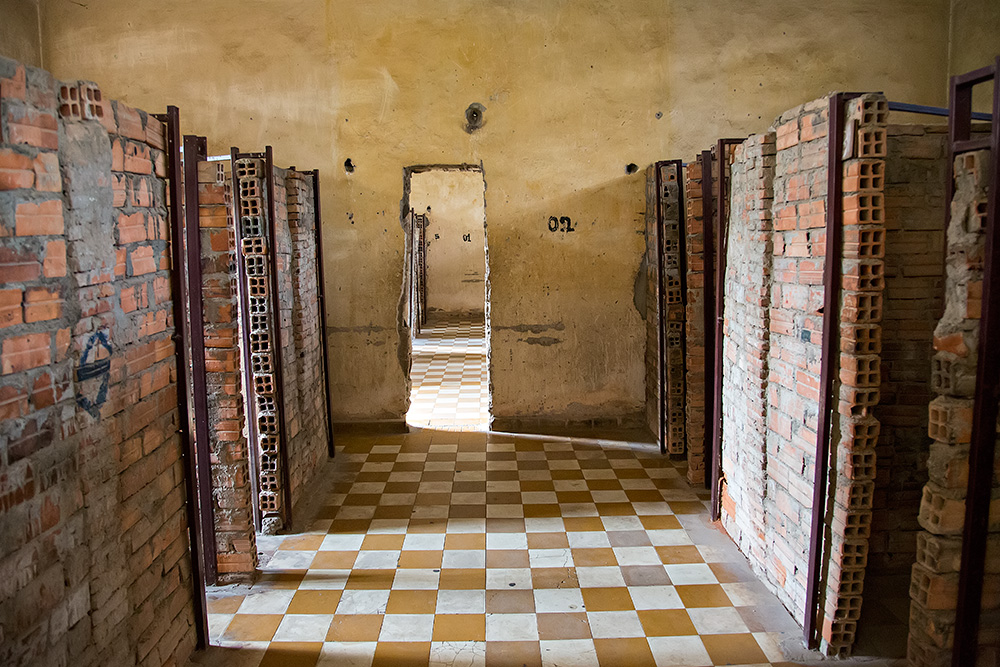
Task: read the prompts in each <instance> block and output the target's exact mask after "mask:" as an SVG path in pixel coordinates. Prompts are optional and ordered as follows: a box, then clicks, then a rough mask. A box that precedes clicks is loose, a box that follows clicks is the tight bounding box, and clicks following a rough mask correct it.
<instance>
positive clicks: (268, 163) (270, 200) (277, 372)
mask: <svg viewBox="0 0 1000 667" xmlns="http://www.w3.org/2000/svg"><path fill="white" fill-rule="evenodd" d="M264 180H265V181H266V182H267V188H266V190H267V213H268V223H267V224H268V226H269V230H270V232H271V242H270V243H269V244H268V246H267V247H268V257H269V258H270V260H271V267H270V269H271V270H270V271H269V274H270V281H271V312H272V315H273V320H272V323H273V325H274V343H275V352H274V384H275V387H274V400H275V403H276V408H277V411H278V423H279V424H281V448H280V449H279V454H280V457H281V471H280V472H281V495H282V498H283V500H282V503H281V519H282V521H283V522H284V524H285V526H286V527H288V526H291V525H292V484H291V473H290V471H289V470H288V444H289V435H288V416H287V414H286V412H287V411H286V410H285V377H284V369H283V367H284V362H283V359H282V354H283V353H284V351H285V345H284V340H283V338H282V334H281V298H280V296H279V292H278V288H279V286H280V285H279V283H278V224H277V220H276V219H275V215H274V192H275V187H274V186H275V183H274V154H273V152H272V151H271V147H270V146H266V147H265V148H264Z"/></svg>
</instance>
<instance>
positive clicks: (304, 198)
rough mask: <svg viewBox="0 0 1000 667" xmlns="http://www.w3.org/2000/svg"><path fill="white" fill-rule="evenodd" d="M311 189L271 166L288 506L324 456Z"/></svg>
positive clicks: (289, 172) (297, 176) (297, 498)
mask: <svg viewBox="0 0 1000 667" xmlns="http://www.w3.org/2000/svg"><path fill="white" fill-rule="evenodd" d="M289 185H291V186H292V190H291V192H290V191H289V187H288V186H289ZM311 192H312V187H311V182H310V183H309V184H308V186H307V185H306V183H305V182H304V180H303V178H302V176H301V175H300V174H298V173H297V172H295V171H292V170H288V169H280V168H277V167H275V169H274V193H273V196H274V216H275V229H276V231H277V234H278V239H277V254H278V279H279V282H278V294H279V302H280V304H281V313H280V318H279V319H280V322H281V345H282V356H281V359H282V364H283V365H282V377H283V379H284V387H283V389H284V392H283V399H284V402H285V424H286V426H287V428H288V433H287V442H288V474H289V480H290V488H291V497H292V505H293V506H294V505H295V504H297V503H298V502H299V501H300V500H301V499H302V498H303V497H304V496H305V495H306V493H307V489H308V487H309V482H311V481H312V478H313V476H314V475H315V473H316V468H317V466H318V465H319V463H320V462H321V461H322V459H323V458H325V457H326V456H327V448H326V420H325V419H323V413H324V412H325V411H326V403H325V399H324V394H323V389H324V386H325V385H324V383H323V381H322V379H321V377H320V374H321V373H322V369H323V366H322V360H321V358H320V356H319V354H320V347H319V344H320V340H321V336H320V331H319V310H318V304H317V291H316V290H317V282H316V280H317V273H316V260H315V257H316V243H315V236H314V235H313V231H312V230H313V229H314V228H315V218H314V216H313V215H312V211H313V209H312V194H311ZM290 200H291V201H290ZM293 211H294V213H293ZM293 216H294V219H293Z"/></svg>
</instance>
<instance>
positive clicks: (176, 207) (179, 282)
mask: <svg viewBox="0 0 1000 667" xmlns="http://www.w3.org/2000/svg"><path fill="white" fill-rule="evenodd" d="M155 117H156V118H157V119H158V120H160V121H161V122H163V123H164V124H165V125H166V131H167V132H166V134H167V136H166V139H167V142H166V143H167V145H166V149H167V155H168V165H167V170H168V171H167V179H168V181H169V188H170V193H169V194H170V207H169V209H168V215H169V217H170V232H171V235H170V255H171V269H172V270H171V272H170V281H171V291H172V293H173V310H174V335H173V340H174V352H175V355H176V359H177V376H178V377H179V378H184V384H183V386H178V388H177V409H178V416H179V423H178V425H177V431H178V435H179V436H180V439H181V449H182V451H183V453H184V467H185V475H184V486H185V490H186V492H187V519H188V539H189V541H190V549H191V580H192V585H193V588H194V590H193V591H192V596H191V597H192V601H193V606H194V620H195V635H196V647H197V648H198V649H205V648H206V647H207V646H208V639H209V635H208V605H207V601H206V598H205V586H206V574H207V573H206V569H207V568H206V564H207V558H206V555H207V554H206V548H207V547H208V544H206V539H205V536H204V527H203V525H202V524H203V523H204V518H203V517H204V515H205V509H206V507H207V508H208V523H209V524H210V525H212V527H213V529H214V524H213V523H212V517H211V504H210V503H211V495H209V496H208V499H207V501H206V499H205V497H204V496H203V495H202V494H201V493H200V489H199V484H198V481H199V479H204V478H206V477H208V478H209V479H210V478H211V470H210V469H209V467H208V466H209V462H208V460H207V459H205V458H203V457H199V456H198V452H197V451H196V449H195V444H194V443H193V442H192V441H191V431H190V412H189V406H188V392H187V388H188V387H190V386H191V384H192V383H191V371H190V369H189V367H188V354H187V347H188V341H189V339H190V335H189V328H188V294H187V284H186V283H185V280H184V278H183V274H184V269H183V267H184V248H183V245H184V244H183V239H184V221H183V216H182V214H181V205H182V202H183V201H184V188H183V183H182V181H181V170H182V166H181V165H182V162H181V131H180V112H179V110H178V108H177V107H175V106H168V107H167V112H166V113H165V114H155ZM206 503H207V504H206ZM211 546H212V551H213V553H214V547H215V542H214V538H213V540H212V541H211ZM213 560H214V559H213Z"/></svg>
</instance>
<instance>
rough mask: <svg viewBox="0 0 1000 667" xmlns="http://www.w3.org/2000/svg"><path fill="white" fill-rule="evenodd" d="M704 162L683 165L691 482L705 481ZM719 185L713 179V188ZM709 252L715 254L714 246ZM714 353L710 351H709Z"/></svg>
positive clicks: (686, 376) (685, 387) (685, 325)
mask: <svg viewBox="0 0 1000 667" xmlns="http://www.w3.org/2000/svg"><path fill="white" fill-rule="evenodd" d="M701 179H702V173H701V163H700V162H698V161H697V160H692V161H691V162H690V163H688V164H687V165H686V166H685V167H684V215H685V221H684V224H685V240H684V251H685V253H686V264H687V266H686V270H687V276H686V287H687V294H686V295H685V299H686V311H685V315H684V317H685V322H684V335H685V355H684V356H685V361H686V366H687V367H686V371H685V378H684V384H685V386H684V394H685V419H686V422H685V425H684V430H685V435H686V436H687V462H688V471H687V478H688V481H690V482H691V483H692V484H702V483H704V482H705V437H706V433H705V407H706V400H709V399H706V391H705V382H706V378H705V354H706V350H705V281H706V280H714V277H713V276H708V277H706V276H705V238H704V234H703V231H704V228H703V224H704V222H703V221H704V217H703V213H704V202H703V201H702V185H701V183H702V181H701ZM716 187H717V182H716V179H713V191H714V189H715V188H716ZM709 252H712V254H713V255H714V254H715V253H714V248H710V249H709ZM709 353H711V352H709Z"/></svg>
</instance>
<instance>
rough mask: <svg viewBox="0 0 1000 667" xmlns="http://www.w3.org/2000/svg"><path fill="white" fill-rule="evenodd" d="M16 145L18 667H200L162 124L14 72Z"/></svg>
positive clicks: (8, 223)
mask: <svg viewBox="0 0 1000 667" xmlns="http://www.w3.org/2000/svg"><path fill="white" fill-rule="evenodd" d="M60 108H61V114H60V113H59V110H60ZM0 137H2V140H0V141H2V143H0V275H2V280H3V285H2V287H0V296H2V301H0V366H2V370H0V416H2V421H0V498H2V502H0V534H3V535H4V536H6V539H4V540H3V541H2V543H0V573H2V576H0V581H2V582H3V583H2V584H0V609H2V612H0V626H2V634H3V637H4V641H3V643H2V648H0V663H3V664H5V665H6V664H9V665H56V664H74V665H98V664H102V665H140V664H141V665H162V664H177V663H183V662H184V661H185V660H186V659H187V656H188V655H189V653H190V652H191V650H192V649H193V646H194V642H195V632H194V628H193V627H192V625H193V622H194V619H193V612H192V609H193V606H192V599H191V595H192V592H191V588H192V583H191V561H190V556H189V551H188V536H187V530H186V515H185V501H186V498H185V489H184V465H183V462H182V452H181V443H180V437H179V435H178V429H179V428H180V426H181V418H180V415H179V414H178V410H177V393H176V391H177V369H176V367H175V357H174V343H173V339H172V336H173V334H174V320H173V312H172V301H171V298H172V295H171V287H170V264H169V248H168V242H169V227H168V225H167V209H166V185H165V178H164V177H165V175H166V170H165V166H166V159H165V154H164V152H163V148H164V128H163V125H162V124H160V123H159V122H158V121H156V120H155V119H153V118H152V117H150V116H148V115H147V114H146V113H145V112H142V111H139V110H136V109H132V108H130V107H128V106H126V105H124V104H121V103H113V102H108V101H106V100H103V99H101V97H100V91H99V89H98V88H97V87H96V86H94V85H93V84H88V83H83V82H65V83H58V82H56V81H54V80H53V79H52V77H51V76H50V75H49V74H48V73H47V72H44V71H42V70H38V69H33V68H25V67H23V66H21V65H19V64H17V63H16V62H13V61H11V60H7V59H2V58H0Z"/></svg>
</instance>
